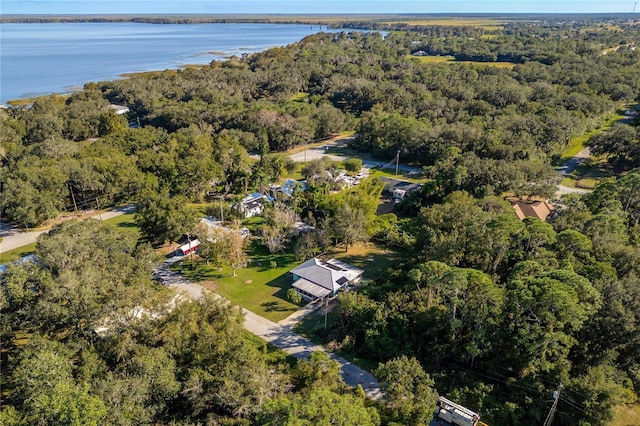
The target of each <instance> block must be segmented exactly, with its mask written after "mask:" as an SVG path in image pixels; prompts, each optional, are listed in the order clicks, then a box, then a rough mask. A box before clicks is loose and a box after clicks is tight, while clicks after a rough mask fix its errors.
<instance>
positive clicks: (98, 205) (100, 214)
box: [96, 197, 102, 220]
mask: <svg viewBox="0 0 640 426" xmlns="http://www.w3.org/2000/svg"><path fill="white" fill-rule="evenodd" d="M96 207H97V208H98V217H99V218H100V220H102V212H100V202H99V201H98V197H96Z"/></svg>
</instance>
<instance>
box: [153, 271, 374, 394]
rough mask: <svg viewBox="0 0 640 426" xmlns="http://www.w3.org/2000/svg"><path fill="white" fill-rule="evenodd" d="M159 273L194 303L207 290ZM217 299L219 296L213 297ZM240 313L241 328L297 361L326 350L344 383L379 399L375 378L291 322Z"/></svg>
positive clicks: (244, 310) (165, 272)
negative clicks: (314, 341)
mask: <svg viewBox="0 0 640 426" xmlns="http://www.w3.org/2000/svg"><path fill="white" fill-rule="evenodd" d="M160 270H161V271H162V276H163V279H164V282H165V284H167V285H168V286H169V287H170V288H173V289H174V290H177V291H180V292H183V293H185V294H186V295H188V296H189V297H190V298H191V299H193V300H198V299H199V298H201V297H202V293H203V291H207V290H205V289H204V288H203V287H202V286H200V285H198V284H195V283H193V282H191V281H188V280H187V279H185V278H184V277H181V276H180V275H178V274H176V273H173V272H171V271H169V270H168V268H166V267H163V268H161V269H160ZM214 294H215V293H214ZM216 297H221V296H218V295H216ZM242 312H243V314H244V318H245V319H244V327H245V328H246V329H247V330H248V331H250V332H251V333H253V334H255V335H256V336H258V337H261V338H262V339H264V340H266V341H267V342H269V343H271V344H272V345H274V346H276V347H278V348H280V349H282V350H283V351H285V352H286V353H288V354H289V355H292V356H294V357H296V358H300V359H306V358H309V356H310V355H311V354H312V353H313V352H316V351H325V352H327V353H328V354H329V357H330V358H331V359H334V360H336V361H338V363H339V364H340V367H341V369H342V378H343V380H344V381H345V383H347V384H348V385H350V386H353V387H356V386H358V385H362V387H363V389H364V391H365V394H366V395H367V397H368V398H371V399H373V400H375V401H379V400H380V399H381V398H382V392H381V390H380V384H379V383H378V381H377V380H376V379H375V377H373V376H372V375H371V374H370V373H369V372H367V371H365V370H363V369H362V368H360V367H358V366H357V365H355V364H353V363H351V362H349V361H347V360H346V359H344V358H342V357H339V356H337V355H336V354H334V353H331V352H329V351H327V350H326V349H325V348H323V347H322V346H320V345H316V344H315V343H313V342H312V341H310V340H307V339H305V338H304V337H302V336H300V335H298V334H296V333H294V332H293V331H292V330H291V328H292V325H291V322H289V321H286V320H285V321H283V322H284V324H277V323H275V322H273V321H271V320H268V319H266V318H263V317H261V316H260V315H257V314H255V313H253V312H251V311H249V310H247V309H244V308H242Z"/></svg>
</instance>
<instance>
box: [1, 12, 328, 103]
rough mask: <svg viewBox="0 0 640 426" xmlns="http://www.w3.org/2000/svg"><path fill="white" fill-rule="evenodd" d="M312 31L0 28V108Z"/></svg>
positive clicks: (284, 27)
mask: <svg viewBox="0 0 640 426" xmlns="http://www.w3.org/2000/svg"><path fill="white" fill-rule="evenodd" d="M319 31H321V28H320V27H319V26H317V25H315V26H310V25H294V24H253V23H251V24H238V23H232V24H141V23H44V24H0V103H2V104H5V103H6V102H7V101H9V100H11V99H19V98H27V97H32V96H40V95H47V94H50V93H65V92H69V91H73V90H78V89H80V88H82V86H83V85H84V84H85V83H87V82H90V81H103V80H113V79H116V78H118V77H120V76H121V75H122V74H124V73H131V72H142V71H155V70H164V69H175V68H179V67H181V66H184V65H187V64H208V63H210V62H211V61H212V60H220V59H225V58H227V57H229V56H231V55H237V56H240V55H242V54H243V53H251V52H257V51H261V50H265V49H267V48H270V47H274V46H285V45H287V44H290V43H293V42H296V41H299V40H300V39H302V38H303V37H305V36H307V35H309V34H313V33H316V32H319ZM322 31H324V32H333V31H339V30H327V29H326V28H322Z"/></svg>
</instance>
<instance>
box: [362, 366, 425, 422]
mask: <svg viewBox="0 0 640 426" xmlns="http://www.w3.org/2000/svg"><path fill="white" fill-rule="evenodd" d="M374 375H375V376H376V377H377V378H378V380H380V383H381V385H382V390H383V392H384V399H383V401H384V406H385V408H386V410H387V411H388V412H389V415H390V420H391V421H394V422H398V423H401V424H413V425H426V424H429V421H430V420H431V418H432V417H433V411H434V410H435V407H436V401H437V399H438V393H437V392H436V390H435V388H434V382H433V380H432V379H431V377H429V375H428V374H427V373H425V371H424V370H423V368H422V366H421V365H420V363H419V362H418V360H416V359H415V358H407V357H406V356H401V357H399V358H395V359H392V360H389V361H387V362H386V363H384V364H380V365H379V366H378V368H377V369H376V371H375V372H374Z"/></svg>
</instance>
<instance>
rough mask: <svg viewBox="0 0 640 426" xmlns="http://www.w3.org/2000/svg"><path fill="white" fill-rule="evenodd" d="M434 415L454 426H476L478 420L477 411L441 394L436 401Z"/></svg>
mask: <svg viewBox="0 0 640 426" xmlns="http://www.w3.org/2000/svg"><path fill="white" fill-rule="evenodd" d="M436 417H437V418H439V419H442V420H444V421H446V422H449V423H450V424H452V425H456V426H478V422H479V421H480V415H479V414H478V413H474V412H473V411H471V410H469V409H467V408H465V407H463V406H462V405H459V404H456V403H455V402H453V401H450V400H448V399H447V398H444V397H442V396H441V397H440V398H438V402H437V403H436Z"/></svg>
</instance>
